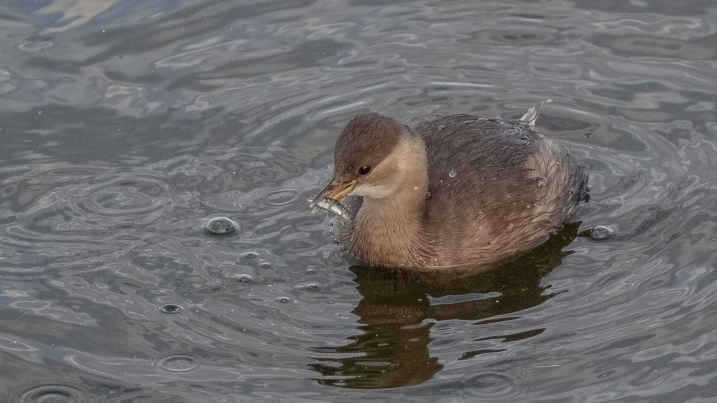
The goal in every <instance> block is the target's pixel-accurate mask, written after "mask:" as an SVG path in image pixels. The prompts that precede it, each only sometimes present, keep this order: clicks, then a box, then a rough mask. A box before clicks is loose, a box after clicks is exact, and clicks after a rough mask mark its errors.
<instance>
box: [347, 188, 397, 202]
mask: <svg viewBox="0 0 717 403" xmlns="http://www.w3.org/2000/svg"><path fill="white" fill-rule="evenodd" d="M390 194H391V190H390V189H389V188H388V187H387V186H380V185H379V186H375V185H366V184H361V185H356V187H355V188H354V190H353V192H351V195H352V196H364V197H370V198H373V199H382V198H384V197H386V196H389V195H390Z"/></svg>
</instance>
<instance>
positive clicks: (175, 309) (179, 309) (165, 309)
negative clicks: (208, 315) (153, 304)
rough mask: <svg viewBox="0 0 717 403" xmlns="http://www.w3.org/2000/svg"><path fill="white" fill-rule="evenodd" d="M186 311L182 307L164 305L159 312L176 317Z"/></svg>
mask: <svg viewBox="0 0 717 403" xmlns="http://www.w3.org/2000/svg"><path fill="white" fill-rule="evenodd" d="M183 311H184V308H182V307H181V306H180V305H177V304H163V305H160V306H159V312H162V313H166V314H170V315H175V314H178V313H182V312H183Z"/></svg>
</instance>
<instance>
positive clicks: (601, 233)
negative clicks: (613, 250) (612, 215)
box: [590, 225, 614, 241]
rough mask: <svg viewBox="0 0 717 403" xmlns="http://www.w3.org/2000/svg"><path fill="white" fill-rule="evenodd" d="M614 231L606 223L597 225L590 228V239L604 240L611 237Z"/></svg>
mask: <svg viewBox="0 0 717 403" xmlns="http://www.w3.org/2000/svg"><path fill="white" fill-rule="evenodd" d="M613 233H614V231H613V230H612V228H610V227H606V226H604V225H596V226H595V227H594V228H593V229H592V230H590V239H592V240H594V241H604V240H607V239H610V238H611V237H612V234H613Z"/></svg>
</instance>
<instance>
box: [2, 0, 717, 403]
mask: <svg viewBox="0 0 717 403" xmlns="http://www.w3.org/2000/svg"><path fill="white" fill-rule="evenodd" d="M0 38H1V39H2V40H0V140H1V141H0V400H2V401H8V402H11V401H17V402H49V401H52V402H100V401H102V402H332V401H389V400H393V401H412V402H434V401H440V402H463V401H466V402H478V401H486V402H692V403H695V402H713V401H715V399H716V398H717V397H716V396H717V379H716V378H717V331H716V330H715V323H717V264H716V255H715V250H716V249H717V111H716V107H717V3H715V2H714V1H712V0H630V1H627V0H626V1H586V0H572V1H562V0H560V1H558V0H544V1H542V0H541V1H532V0H531V1H528V0H526V1H520V0H508V1H467V0H456V1H435V0H434V1H402V2H389V1H385V2H382V1H376V0H350V1H309V0H291V1H277V0H272V1H268V0H267V1H262V0H259V1H229V0H171V1H169V0H108V1H76V0H37V1H24V0H9V1H4V2H2V4H0ZM546 99H551V100H552V101H553V102H552V103H547V104H545V105H543V107H542V109H541V116H540V117H539V118H538V121H537V126H536V127H537V128H538V129H539V130H540V131H541V132H543V133H545V134H546V135H547V136H550V137H551V138H555V139H557V140H559V141H561V142H562V143H563V144H566V145H567V146H568V147H570V148H571V150H572V151H573V154H574V155H575V156H576V158H577V159H578V160H579V161H581V162H582V163H583V164H585V165H586V166H587V167H589V169H590V182H589V183H590V188H591V195H590V196H591V197H590V200H589V201H588V202H587V203H585V204H583V205H582V206H581V207H580V208H579V210H578V212H577V213H576V216H575V222H574V223H571V224H570V225H567V226H566V227H565V228H564V230H563V231H562V232H561V233H560V234H559V235H558V236H556V237H554V238H553V239H552V240H551V241H550V242H548V244H546V245H543V246H541V247H539V248H538V249H536V250H534V251H532V252H531V253H530V254H529V255H527V256H524V257H522V258H521V259H519V260H517V261H515V262H512V263H511V264H509V265H506V266H505V267H502V268H500V269H499V270H493V271H489V272H483V273H475V274H474V275H472V276H470V277H468V278H453V276H452V275H451V273H449V272H446V273H440V274H439V275H435V276H432V277H430V278H429V277H425V276H421V275H418V274H416V273H412V272H402V271H395V270H377V269H376V268H368V267H362V266H357V265H356V264H355V262H353V261H352V260H351V258H350V257H349V256H347V255H346V254H345V253H344V252H343V251H342V250H341V248H340V247H339V246H337V245H335V244H334V243H333V240H332V238H331V235H330V232H329V231H330V217H328V214H327V213H325V212H322V213H317V214H313V215H312V214H311V212H310V209H309V208H308V204H307V202H306V200H307V199H308V198H309V197H311V196H313V195H314V194H315V192H316V191H318V189H319V188H320V187H321V186H322V185H323V184H324V182H325V181H326V180H327V179H328V178H329V177H330V175H331V164H332V151H333V143H334V141H335V139H336V137H337V136H338V133H339V131H340V130H341V128H342V126H343V125H344V124H345V123H346V121H347V120H348V119H349V118H350V117H351V116H353V115H355V114H358V113H362V112H366V111H379V112H382V113H384V114H387V115H390V116H393V117H396V118H398V119H399V120H401V121H402V122H404V123H407V124H410V123H416V122H419V121H420V120H421V119H424V118H426V117H429V116H432V115H434V114H451V113H471V114H476V115H480V116H487V117H496V116H498V117H503V118H517V117H519V116H521V115H522V114H523V113H525V112H526V111H527V109H528V108H529V107H530V106H531V105H533V104H536V103H539V102H541V101H544V100H546ZM218 217H226V218H228V219H229V220H232V221H234V222H235V223H236V224H237V225H236V227H235V226H234V225H233V224H230V225H229V226H226V223H227V222H228V223H231V221H226V222H224V224H225V226H224V227H222V228H224V230H222V231H219V232H220V233H222V232H223V234H215V233H212V231H208V230H207V226H208V224H209V222H210V220H212V219H216V218H218ZM214 223H216V221H215V222H214ZM598 226H600V227H599V230H597V231H596V233H599V234H600V236H593V237H591V236H590V235H591V231H592V229H593V228H595V227H598Z"/></svg>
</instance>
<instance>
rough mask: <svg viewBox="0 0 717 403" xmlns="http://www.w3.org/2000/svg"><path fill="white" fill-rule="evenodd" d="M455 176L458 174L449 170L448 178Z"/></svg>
mask: <svg viewBox="0 0 717 403" xmlns="http://www.w3.org/2000/svg"><path fill="white" fill-rule="evenodd" d="M456 175H458V174H457V173H456V171H454V170H452V169H451V171H450V172H448V176H450V177H451V178H455V177H456Z"/></svg>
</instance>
